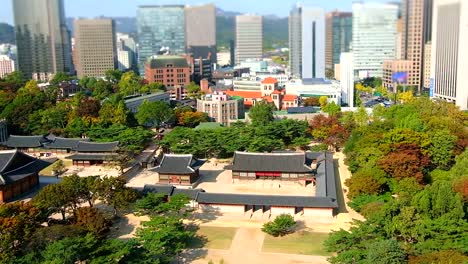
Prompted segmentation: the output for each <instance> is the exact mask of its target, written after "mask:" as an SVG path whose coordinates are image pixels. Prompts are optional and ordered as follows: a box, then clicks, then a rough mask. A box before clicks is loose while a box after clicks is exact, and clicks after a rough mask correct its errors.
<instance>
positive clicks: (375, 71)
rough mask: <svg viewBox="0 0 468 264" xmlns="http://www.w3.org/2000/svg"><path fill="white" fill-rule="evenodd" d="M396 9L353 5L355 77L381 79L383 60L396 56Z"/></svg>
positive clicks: (377, 5) (364, 4) (359, 3)
mask: <svg viewBox="0 0 468 264" xmlns="http://www.w3.org/2000/svg"><path fill="white" fill-rule="evenodd" d="M397 18H398V6H396V5H393V4H379V3H363V2H354V3H353V44H352V46H353V54H354V70H355V72H356V75H357V76H359V78H366V77H382V76H383V71H382V66H383V62H384V60H393V59H395V57H396V41H395V39H396V22H397Z"/></svg>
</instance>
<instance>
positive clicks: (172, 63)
mask: <svg viewBox="0 0 468 264" xmlns="http://www.w3.org/2000/svg"><path fill="white" fill-rule="evenodd" d="M191 75H192V67H191V66H190V64H189V63H188V61H187V58H186V57H183V56H172V55H171V56H169V55H161V56H157V57H155V58H152V59H150V60H149V61H148V63H146V65H145V79H146V80H147V81H148V82H149V83H154V82H159V83H162V84H164V85H165V86H166V87H167V88H172V87H177V86H182V87H185V86H187V85H188V84H190V76H191Z"/></svg>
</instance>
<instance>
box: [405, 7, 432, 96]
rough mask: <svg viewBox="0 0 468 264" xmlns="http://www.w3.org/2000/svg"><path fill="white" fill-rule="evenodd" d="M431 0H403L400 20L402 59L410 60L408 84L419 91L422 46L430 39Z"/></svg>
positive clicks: (422, 59) (422, 55)
mask: <svg viewBox="0 0 468 264" xmlns="http://www.w3.org/2000/svg"><path fill="white" fill-rule="evenodd" d="M431 6H432V1H428V0H403V1H402V21H403V32H402V38H401V41H402V43H401V46H402V59H403V60H409V61H411V62H412V67H411V70H410V72H409V73H408V85H411V86H415V87H417V88H418V90H419V91H421V88H422V87H423V86H424V83H423V77H424V46H425V44H426V42H427V41H428V40H430V37H429V32H430V30H431V27H430V26H429V23H427V21H431V18H432V14H431V13H429V12H428V10H432V7H431Z"/></svg>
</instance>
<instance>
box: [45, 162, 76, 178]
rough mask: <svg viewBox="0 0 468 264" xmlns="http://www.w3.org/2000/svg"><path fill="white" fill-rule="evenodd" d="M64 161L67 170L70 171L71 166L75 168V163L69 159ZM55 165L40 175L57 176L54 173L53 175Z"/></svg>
mask: <svg viewBox="0 0 468 264" xmlns="http://www.w3.org/2000/svg"><path fill="white" fill-rule="evenodd" d="M62 161H63V165H65V168H66V169H68V168H70V167H71V166H73V161H72V160H69V159H66V160H62ZM52 165H53V164H51V165H50V166H49V167H47V168H45V169H43V170H41V171H40V172H39V175H41V176H55V175H54V174H53V173H52V168H53V166H52Z"/></svg>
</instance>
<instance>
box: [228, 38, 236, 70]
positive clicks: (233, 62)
mask: <svg viewBox="0 0 468 264" xmlns="http://www.w3.org/2000/svg"><path fill="white" fill-rule="evenodd" d="M229 56H230V63H231V67H234V65H236V43H235V42H234V40H233V39H231V40H229Z"/></svg>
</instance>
